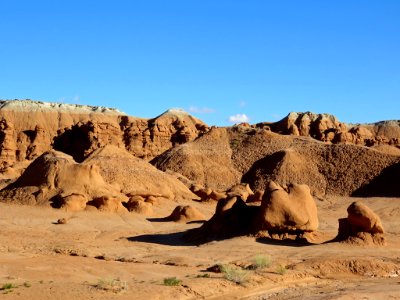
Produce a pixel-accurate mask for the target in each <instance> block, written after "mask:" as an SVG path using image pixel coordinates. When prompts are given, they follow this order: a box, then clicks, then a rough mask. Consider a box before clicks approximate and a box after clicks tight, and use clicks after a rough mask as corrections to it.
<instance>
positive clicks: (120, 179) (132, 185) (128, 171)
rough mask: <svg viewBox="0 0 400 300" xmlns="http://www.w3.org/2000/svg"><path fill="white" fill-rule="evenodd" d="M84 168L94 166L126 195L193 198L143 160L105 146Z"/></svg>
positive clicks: (115, 148) (173, 198)
mask: <svg viewBox="0 0 400 300" xmlns="http://www.w3.org/2000/svg"><path fill="white" fill-rule="evenodd" d="M83 165H96V166H98V167H99V169H100V174H101V175H102V177H103V178H104V179H105V181H106V182H107V183H109V184H113V185H115V186H116V187H117V186H118V189H119V190H120V191H121V193H123V194H125V195H130V196H134V195H140V196H143V197H144V198H148V197H149V196H153V197H155V198H159V199H171V200H176V201H178V200H181V199H192V198H194V195H193V194H192V193H191V192H190V190H189V189H188V188H187V187H186V186H185V185H184V184H183V183H182V182H180V181H179V180H178V179H176V178H175V177H173V176H172V175H169V174H166V173H164V172H162V171H160V170H158V169H157V168H155V167H154V166H152V165H151V164H149V163H148V162H146V161H145V160H142V159H140V158H137V157H134V156H133V155H131V154H130V153H129V152H128V151H127V150H125V149H124V148H118V147H116V146H113V145H108V146H105V147H102V148H99V149H97V150H96V151H94V152H93V153H92V154H91V155H90V156H89V157H88V158H87V159H86V160H85V161H84V162H83ZM154 201H156V200H154Z"/></svg>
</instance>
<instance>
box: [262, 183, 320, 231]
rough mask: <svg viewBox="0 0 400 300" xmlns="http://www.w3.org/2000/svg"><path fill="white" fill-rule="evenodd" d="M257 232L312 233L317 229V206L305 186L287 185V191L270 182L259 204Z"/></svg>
mask: <svg viewBox="0 0 400 300" xmlns="http://www.w3.org/2000/svg"><path fill="white" fill-rule="evenodd" d="M257 225H258V226H259V228H258V229H259V230H267V231H269V232H272V233H274V232H277V233H281V232H284V233H286V232H287V233H290V232H298V231H301V232H312V231H315V230H317V229H318V214H317V206H316V205H315V201H314V199H313V198H312V196H311V193H310V188H309V187H308V186H307V185H304V184H303V185H298V184H294V185H289V186H288V188H287V190H284V189H283V188H282V187H281V186H279V185H278V184H276V183H275V182H273V181H271V182H270V183H269V185H268V188H267V190H266V191H265V194H264V196H263V199H262V202H261V211H260V219H259V220H258V224H257Z"/></svg>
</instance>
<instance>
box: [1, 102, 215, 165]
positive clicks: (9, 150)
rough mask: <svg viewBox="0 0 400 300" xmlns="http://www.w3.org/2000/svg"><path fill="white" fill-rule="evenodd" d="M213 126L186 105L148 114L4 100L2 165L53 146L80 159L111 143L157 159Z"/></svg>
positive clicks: (24, 158)
mask: <svg viewBox="0 0 400 300" xmlns="http://www.w3.org/2000/svg"><path fill="white" fill-rule="evenodd" d="M207 130H208V127H207V125H206V124H205V123H203V122H201V121H200V120H198V119H196V118H194V117H192V116H190V115H189V114H187V113H185V112H184V111H180V110H170V111H167V112H166V113H164V114H162V115H160V116H158V117H156V118H154V119H142V118H135V117H129V116H127V115H125V114H124V113H122V112H120V111H118V110H115V109H109V108H105V107H93V106H82V105H69V104H59V103H45V102H39V101H30V100H14V101H4V100H3V101H0V161H1V165H0V167H6V166H9V165H13V164H14V163H15V162H16V161H24V160H32V159H34V158H36V157H38V156H40V155H41V154H42V153H43V152H45V151H48V150H51V149H53V148H54V149H56V150H60V151H62V152H65V153H67V154H70V155H72V156H73V157H74V159H75V160H77V161H79V162H80V161H82V160H83V159H85V158H86V157H87V156H88V155H89V154H91V153H92V152H93V151H94V150H96V149H98V148H101V147H103V146H105V145H109V144H111V145H116V146H119V147H125V148H126V149H127V150H128V152H130V153H132V154H133V155H134V156H136V157H140V158H144V159H151V158H153V157H155V156H157V155H159V154H161V153H162V152H164V151H166V150H168V149H169V148H171V147H173V146H175V145H178V144H181V143H185V142H187V141H191V140H194V139H195V138H196V137H197V136H199V135H201V134H202V133H204V132H206V131H207Z"/></svg>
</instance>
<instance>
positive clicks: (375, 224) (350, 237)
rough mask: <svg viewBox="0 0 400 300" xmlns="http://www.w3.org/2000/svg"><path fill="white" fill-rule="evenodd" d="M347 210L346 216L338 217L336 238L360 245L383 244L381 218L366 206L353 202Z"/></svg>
mask: <svg viewBox="0 0 400 300" xmlns="http://www.w3.org/2000/svg"><path fill="white" fill-rule="evenodd" d="M347 212H348V216H347V218H345V219H339V232H338V236H337V237H336V239H337V240H339V241H342V242H345V243H351V244H360V245H372V244H376V245H385V237H384V229H383V226H382V223H381V220H380V218H379V216H378V215H377V214H375V213H374V212H373V211H372V210H371V209H370V208H369V207H368V206H366V205H365V204H363V203H361V202H359V201H357V202H353V203H352V204H351V205H350V206H349V207H348V208H347Z"/></svg>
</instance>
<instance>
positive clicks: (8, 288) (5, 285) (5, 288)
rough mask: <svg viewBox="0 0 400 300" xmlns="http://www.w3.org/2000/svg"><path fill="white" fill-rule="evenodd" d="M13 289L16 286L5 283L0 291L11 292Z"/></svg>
mask: <svg viewBox="0 0 400 300" xmlns="http://www.w3.org/2000/svg"><path fill="white" fill-rule="evenodd" d="M13 288H16V286H15V285H13V284H12V283H5V284H3V286H2V287H1V289H0V290H11V289H13Z"/></svg>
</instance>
